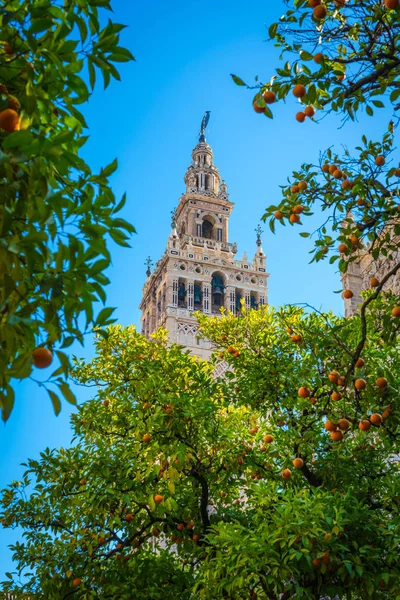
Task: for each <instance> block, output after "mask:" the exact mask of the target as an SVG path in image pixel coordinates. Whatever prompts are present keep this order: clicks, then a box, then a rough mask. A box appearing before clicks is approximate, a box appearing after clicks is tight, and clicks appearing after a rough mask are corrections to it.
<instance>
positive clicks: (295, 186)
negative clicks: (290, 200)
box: [290, 185, 300, 194]
mask: <svg viewBox="0 0 400 600" xmlns="http://www.w3.org/2000/svg"><path fill="white" fill-rule="evenodd" d="M290 191H291V192H292V194H298V193H299V191H300V188H299V186H298V185H293V186H292V187H291V189H290Z"/></svg>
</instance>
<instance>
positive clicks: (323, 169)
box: [321, 163, 329, 173]
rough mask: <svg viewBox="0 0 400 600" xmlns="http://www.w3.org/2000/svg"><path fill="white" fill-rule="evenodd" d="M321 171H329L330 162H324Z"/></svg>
mask: <svg viewBox="0 0 400 600" xmlns="http://www.w3.org/2000/svg"><path fill="white" fill-rule="evenodd" d="M321 171H322V172H323V173H329V165H328V163H324V164H323V165H322V167H321Z"/></svg>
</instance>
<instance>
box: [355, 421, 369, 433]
mask: <svg viewBox="0 0 400 600" xmlns="http://www.w3.org/2000/svg"><path fill="white" fill-rule="evenodd" d="M358 427H359V429H361V431H369V430H370V429H371V423H370V422H369V421H367V419H363V420H362V421H360V423H359V425H358Z"/></svg>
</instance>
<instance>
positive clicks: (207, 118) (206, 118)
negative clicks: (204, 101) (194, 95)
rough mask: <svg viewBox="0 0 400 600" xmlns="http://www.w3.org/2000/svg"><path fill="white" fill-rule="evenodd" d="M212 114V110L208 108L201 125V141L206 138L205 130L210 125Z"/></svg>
mask: <svg viewBox="0 0 400 600" xmlns="http://www.w3.org/2000/svg"><path fill="white" fill-rule="evenodd" d="M210 114H211V110H206V112H205V114H204V117H203V120H202V122H201V126H200V135H199V142H205V141H206V138H205V136H204V132H205V130H206V127H207V125H208V121H209V120H210Z"/></svg>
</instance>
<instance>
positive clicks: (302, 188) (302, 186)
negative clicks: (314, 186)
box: [299, 181, 308, 192]
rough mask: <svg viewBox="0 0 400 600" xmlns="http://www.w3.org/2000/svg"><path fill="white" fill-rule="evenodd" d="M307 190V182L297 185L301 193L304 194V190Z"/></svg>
mask: <svg viewBox="0 0 400 600" xmlns="http://www.w3.org/2000/svg"><path fill="white" fill-rule="evenodd" d="M307 188H308V183H307V181H300V183H299V190H300V191H301V192H304V190H306V189H307Z"/></svg>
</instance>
